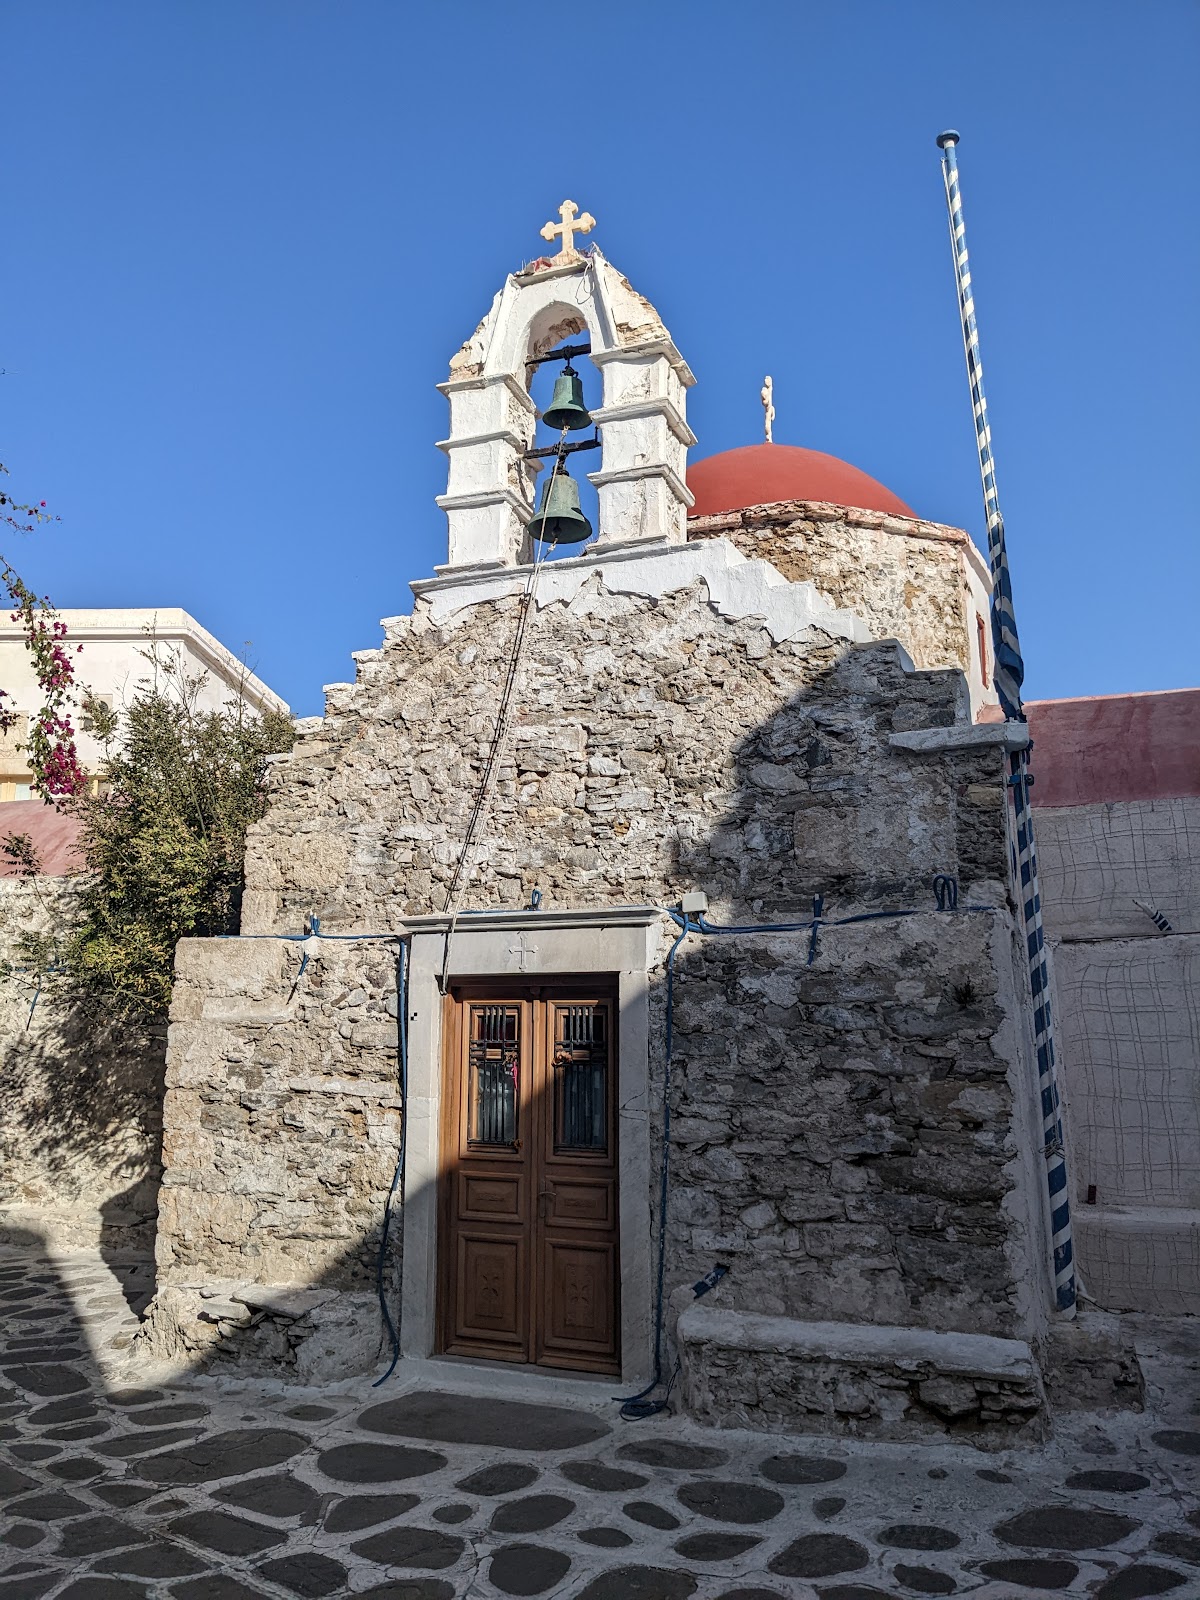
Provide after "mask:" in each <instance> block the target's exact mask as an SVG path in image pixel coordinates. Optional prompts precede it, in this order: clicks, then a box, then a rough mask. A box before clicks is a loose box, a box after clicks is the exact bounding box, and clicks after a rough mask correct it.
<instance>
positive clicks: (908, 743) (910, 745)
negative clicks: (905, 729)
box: [888, 722, 1030, 755]
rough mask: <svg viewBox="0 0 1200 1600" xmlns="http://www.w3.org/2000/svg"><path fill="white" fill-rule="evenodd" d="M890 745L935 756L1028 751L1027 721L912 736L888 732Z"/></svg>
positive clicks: (923, 731)
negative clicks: (959, 752)
mask: <svg viewBox="0 0 1200 1600" xmlns="http://www.w3.org/2000/svg"><path fill="white" fill-rule="evenodd" d="M888 743H889V744H890V745H891V746H892V747H893V748H894V749H896V750H915V751H916V753H917V754H918V755H935V754H937V753H938V752H939V751H942V750H979V749H983V748H985V747H986V746H988V745H995V746H996V747H997V748H999V749H1001V750H1027V749H1028V748H1029V743H1030V740H1029V724H1028V723H1027V722H973V723H963V724H961V725H956V726H954V727H953V728H914V729H913V730H912V731H911V732H910V733H889V734H888Z"/></svg>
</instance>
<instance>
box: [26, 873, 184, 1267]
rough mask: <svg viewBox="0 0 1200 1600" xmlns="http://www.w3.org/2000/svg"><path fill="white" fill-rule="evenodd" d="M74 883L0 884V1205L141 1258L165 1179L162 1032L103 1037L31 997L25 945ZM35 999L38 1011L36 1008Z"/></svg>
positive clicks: (110, 1030)
mask: <svg viewBox="0 0 1200 1600" xmlns="http://www.w3.org/2000/svg"><path fill="white" fill-rule="evenodd" d="M77 893H78V884H77V880H75V879H71V878H0V969H3V968H6V969H7V973H6V976H5V977H4V979H3V981H0V1059H2V1061H3V1067H2V1070H0V1087H2V1091H3V1092H2V1094H0V1205H2V1206H4V1207H6V1208H13V1207H19V1208H23V1209H25V1210H26V1211H28V1210H29V1209H30V1208H33V1209H36V1210H38V1211H39V1212H41V1213H42V1214H43V1215H42V1218H41V1221H42V1226H43V1228H44V1229H45V1230H46V1231H47V1232H49V1233H50V1234H51V1235H53V1236H54V1237H56V1238H59V1239H61V1240H62V1241H63V1242H71V1241H74V1240H79V1241H81V1242H83V1241H86V1242H89V1243H94V1242H95V1241H96V1240H97V1239H99V1240H100V1242H101V1243H102V1244H103V1245H104V1246H105V1247H106V1248H109V1247H111V1248H114V1249H115V1248H120V1249H122V1250H135V1249H143V1250H144V1249H147V1248H148V1246H149V1242H150V1240H151V1238H152V1235H153V1228H154V1218H155V1209H156V1200H157V1192H158V1180H159V1174H160V1171H161V1163H160V1144H161V1137H162V1075H163V1063H164V1057H165V1046H166V1040H165V1037H164V1034H163V1032H162V1031H154V1030H150V1031H147V1032H141V1031H139V1030H137V1029H131V1028H127V1027H125V1026H119V1025H115V1026H114V1025H110V1026H106V1025H105V1024H104V1023H103V1022H102V1021H101V1020H99V1019H98V1018H97V1017H95V1016H94V1015H93V1016H90V1017H85V1016H84V1015H83V1014H82V1013H81V1012H80V1011H78V1010H77V1009H75V1008H73V1007H70V1006H66V1005H63V1004H59V1003H56V1002H55V1001H53V1000H51V999H49V998H47V997H46V996H44V995H42V996H38V995H37V991H36V989H35V988H34V986H33V985H32V983H31V981H30V979H29V978H28V977H27V976H26V975H25V974H24V973H23V972H22V971H21V970H20V969H21V955H20V949H19V943H20V939H21V936H22V934H24V933H34V932H43V931H47V930H50V929H52V928H53V927H55V926H59V925H61V924H62V922H63V921H64V920H65V919H66V918H67V917H69V916H70V914H71V909H72V906H73V903H74V901H75V897H76V895H77ZM35 996H36V1004H34V1000H35Z"/></svg>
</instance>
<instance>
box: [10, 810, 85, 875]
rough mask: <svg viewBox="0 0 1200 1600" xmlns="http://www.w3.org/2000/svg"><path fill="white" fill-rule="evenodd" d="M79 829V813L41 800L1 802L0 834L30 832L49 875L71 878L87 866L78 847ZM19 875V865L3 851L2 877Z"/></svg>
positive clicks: (41, 864)
mask: <svg viewBox="0 0 1200 1600" xmlns="http://www.w3.org/2000/svg"><path fill="white" fill-rule="evenodd" d="M79 829H80V824H79V822H78V820H77V819H76V818H75V817H72V816H68V815H66V814H65V813H64V812H62V811H56V810H55V809H54V807H53V806H47V805H43V804H42V802H41V801H40V800H5V801H3V802H0V838H4V837H6V836H7V835H8V834H10V833H27V834H28V835H29V836H30V838H31V839H32V840H33V848H34V849H35V850H36V851H37V855H38V861H39V864H40V866H41V870H42V873H43V875H44V876H45V877H47V878H68V877H70V876H71V874H72V873H75V872H82V871H83V870H84V862H83V857H82V855H81V854H80V853H79V850H78V849H77V847H76V841H77V840H78V838H79ZM16 876H17V869H16V868H15V867H14V866H13V864H12V863H11V862H10V861H9V859H8V857H7V856H3V855H0V878H15V877H16Z"/></svg>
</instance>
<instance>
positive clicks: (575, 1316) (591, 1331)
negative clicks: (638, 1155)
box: [438, 980, 620, 1373]
mask: <svg viewBox="0 0 1200 1600" xmlns="http://www.w3.org/2000/svg"><path fill="white" fill-rule="evenodd" d="M444 1022H445V1031H444V1037H445V1039H446V1053H445V1063H444V1073H445V1077H444V1085H443V1095H442V1108H443V1110H442V1131H441V1152H442V1161H441V1185H440V1186H441V1193H440V1196H439V1200H440V1209H439V1223H440V1226H439V1230H438V1237H439V1250H438V1255H439V1319H438V1320H439V1345H440V1348H441V1349H442V1350H443V1351H445V1352H446V1353H448V1354H454V1355H464V1356H467V1355H469V1356H476V1357H485V1358H488V1359H491V1360H496V1361H513V1362H528V1363H531V1364H535V1365H538V1366H544V1367H565V1368H573V1369H575V1370H583V1371H588V1372H614V1373H615V1372H619V1371H620V1320H619V1303H618V1302H619V1296H618V1285H619V1263H618V1250H617V1244H618V1234H617V1187H618V1185H617V1117H616V1108H617V1055H616V1006H615V996H614V994H613V993H612V991H611V990H610V989H607V988H601V987H599V986H597V985H596V983H595V981H594V980H592V981H591V982H590V983H585V982H579V983H555V984H554V985H539V986H537V987H527V986H522V987H516V986H513V987H506V986H504V985H503V984H497V983H492V984H489V985H484V984H462V985H458V986H455V987H453V988H452V990H451V992H450V994H449V995H448V996H447V997H446V1015H445V1018H444Z"/></svg>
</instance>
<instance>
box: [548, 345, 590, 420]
mask: <svg viewBox="0 0 1200 1600" xmlns="http://www.w3.org/2000/svg"><path fill="white" fill-rule="evenodd" d="M542 421H543V422H544V423H545V424H546V425H547V427H550V428H557V429H559V430H560V431H561V430H562V429H563V428H566V429H567V431H568V432H569V433H577V432H578V431H579V429H580V428H590V427H591V425H592V419H591V417H590V416H589V415H588V409H587V407H586V406H585V405H584V403H583V380H582V378H580V376H579V374H578V373H577V372H576V371H575V368H574V367H573V366H572V365H571V363H570V362H569V361H568V362H567V364H566V366H565V367H564V368H563V369H562V371H561V372H560V373H559V375H558V377H557V378H555V380H554V393H553V395H551V397H550V404H549V406H548V407H547V408H546V410H545V411H543V413H542Z"/></svg>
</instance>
